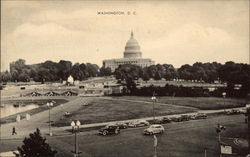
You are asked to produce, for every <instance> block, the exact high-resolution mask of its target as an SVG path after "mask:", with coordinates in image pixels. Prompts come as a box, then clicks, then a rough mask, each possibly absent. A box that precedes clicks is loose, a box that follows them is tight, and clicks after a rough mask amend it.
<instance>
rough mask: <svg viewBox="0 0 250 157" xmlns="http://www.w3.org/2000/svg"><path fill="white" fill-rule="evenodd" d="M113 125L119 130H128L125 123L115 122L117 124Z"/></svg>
mask: <svg viewBox="0 0 250 157" xmlns="http://www.w3.org/2000/svg"><path fill="white" fill-rule="evenodd" d="M114 125H117V126H118V127H119V128H120V129H127V128H128V125H127V124H126V123H123V122H117V123H114Z"/></svg>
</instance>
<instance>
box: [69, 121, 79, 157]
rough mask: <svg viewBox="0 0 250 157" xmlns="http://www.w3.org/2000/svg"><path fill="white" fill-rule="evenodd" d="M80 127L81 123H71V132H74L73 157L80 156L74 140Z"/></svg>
mask: <svg viewBox="0 0 250 157" xmlns="http://www.w3.org/2000/svg"><path fill="white" fill-rule="evenodd" d="M80 125H81V122H80V121H79V120H77V121H76V122H75V121H72V122H71V126H72V132H73V131H74V132H75V151H74V152H73V153H74V156H75V157H78V155H79V154H80V152H79V151H78V143H77V138H76V137H77V136H76V133H77V132H79V131H80Z"/></svg>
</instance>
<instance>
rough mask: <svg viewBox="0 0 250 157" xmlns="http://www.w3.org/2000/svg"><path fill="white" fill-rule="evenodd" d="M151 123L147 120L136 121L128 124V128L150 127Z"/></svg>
mask: <svg viewBox="0 0 250 157" xmlns="http://www.w3.org/2000/svg"><path fill="white" fill-rule="evenodd" d="M148 125H149V122H148V121H146V120H136V121H132V122H130V123H128V127H133V128H135V127H140V126H148Z"/></svg>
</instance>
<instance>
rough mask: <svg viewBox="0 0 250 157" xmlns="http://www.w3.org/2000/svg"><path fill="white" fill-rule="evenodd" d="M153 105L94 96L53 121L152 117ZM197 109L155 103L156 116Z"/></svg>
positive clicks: (100, 120)
mask: <svg viewBox="0 0 250 157" xmlns="http://www.w3.org/2000/svg"><path fill="white" fill-rule="evenodd" d="M152 110H153V105H152V104H151V103H144V102H126V101H121V100H112V99H110V100H108V99H103V98H95V99H93V100H92V101H90V102H89V104H88V105H87V106H82V107H81V108H80V109H79V110H77V111H75V112H73V113H72V115H71V116H70V117H68V118H67V119H64V120H59V121H57V122H55V123H54V125H55V126H64V125H68V124H70V122H71V120H72V119H77V120H80V121H81V123H82V124H91V123H98V122H108V121H117V120H128V119H136V118H143V117H153V111H152ZM194 111H197V109H195V108H194V109H192V108H186V107H183V106H172V105H155V113H156V116H163V115H171V114H177V113H187V112H194Z"/></svg>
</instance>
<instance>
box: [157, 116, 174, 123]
mask: <svg viewBox="0 0 250 157" xmlns="http://www.w3.org/2000/svg"><path fill="white" fill-rule="evenodd" d="M153 123H154V124H166V123H171V119H170V118H168V117H163V118H161V119H155V120H154V121H153Z"/></svg>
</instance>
